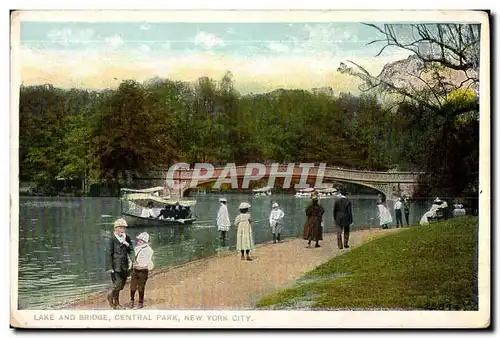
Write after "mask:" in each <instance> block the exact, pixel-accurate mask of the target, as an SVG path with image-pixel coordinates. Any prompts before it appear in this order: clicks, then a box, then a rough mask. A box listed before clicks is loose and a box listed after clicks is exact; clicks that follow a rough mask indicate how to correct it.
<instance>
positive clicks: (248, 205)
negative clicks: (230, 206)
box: [239, 202, 251, 210]
mask: <svg viewBox="0 0 500 338" xmlns="http://www.w3.org/2000/svg"><path fill="white" fill-rule="evenodd" d="M250 207H251V205H250V204H249V203H247V202H243V203H241V204H240V207H239V209H240V210H241V209H249V208H250Z"/></svg>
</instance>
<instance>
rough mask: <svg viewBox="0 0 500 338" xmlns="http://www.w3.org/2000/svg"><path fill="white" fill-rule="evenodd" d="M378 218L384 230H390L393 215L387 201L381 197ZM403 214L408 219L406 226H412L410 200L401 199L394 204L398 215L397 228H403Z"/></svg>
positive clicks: (378, 204) (378, 203)
mask: <svg viewBox="0 0 500 338" xmlns="http://www.w3.org/2000/svg"><path fill="white" fill-rule="evenodd" d="M377 208H378V216H379V221H380V226H381V227H382V229H389V225H390V224H391V223H392V221H393V219H392V215H391V212H390V211H389V208H388V207H387V204H386V201H385V200H384V199H383V198H382V197H381V196H379V199H378V201H377ZM403 212H404V215H405V219H406V225H407V226H409V225H410V200H409V199H408V198H402V197H399V198H398V199H397V201H396V203H394V213H395V215H396V228H399V227H400V226H401V228H402V227H403Z"/></svg>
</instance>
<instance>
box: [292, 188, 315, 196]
mask: <svg viewBox="0 0 500 338" xmlns="http://www.w3.org/2000/svg"><path fill="white" fill-rule="evenodd" d="M313 191H314V188H306V189H300V190H299V191H297V192H296V193H295V197H297V198H311V195H312V193H313Z"/></svg>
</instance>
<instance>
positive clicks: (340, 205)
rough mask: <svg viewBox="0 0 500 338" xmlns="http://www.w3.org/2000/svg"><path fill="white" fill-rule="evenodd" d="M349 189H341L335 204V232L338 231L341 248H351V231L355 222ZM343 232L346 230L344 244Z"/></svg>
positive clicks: (338, 242)
mask: <svg viewBox="0 0 500 338" xmlns="http://www.w3.org/2000/svg"><path fill="white" fill-rule="evenodd" d="M346 195H347V191H346V190H345V189H341V190H340V197H339V198H338V199H336V200H335V203H334V205H333V222H334V232H336V233H337V244H338V247H339V249H341V250H342V249H343V248H349V233H350V231H351V225H352V222H353V217H352V203H351V201H350V200H349V199H348V198H347V197H346ZM342 232H344V243H343V245H342Z"/></svg>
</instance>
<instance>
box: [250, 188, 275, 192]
mask: <svg viewBox="0 0 500 338" xmlns="http://www.w3.org/2000/svg"><path fill="white" fill-rule="evenodd" d="M272 189H273V188H272V187H264V188H260V189H254V190H253V192H268V191H271V190H272Z"/></svg>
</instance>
